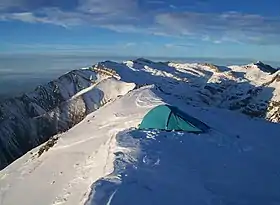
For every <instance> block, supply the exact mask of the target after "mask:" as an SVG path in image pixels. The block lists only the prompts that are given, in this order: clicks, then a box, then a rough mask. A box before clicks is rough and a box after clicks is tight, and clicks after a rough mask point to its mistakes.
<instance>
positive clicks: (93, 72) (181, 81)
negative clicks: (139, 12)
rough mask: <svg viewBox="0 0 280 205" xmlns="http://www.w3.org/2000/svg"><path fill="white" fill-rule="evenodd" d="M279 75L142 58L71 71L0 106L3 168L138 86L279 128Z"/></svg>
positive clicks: (267, 69) (261, 67) (255, 67)
mask: <svg viewBox="0 0 280 205" xmlns="http://www.w3.org/2000/svg"><path fill="white" fill-rule="evenodd" d="M279 72H280V71H278V70H277V69H274V68H272V67H271V66H269V65H265V64H264V63H262V62H257V63H255V64H249V65H244V66H228V67H226V66H217V65H213V64H209V63H203V64H202V63H192V64H190V63H175V62H153V61H150V60H147V59H143V58H140V59H136V60H130V61H125V62H123V63H116V62H112V61H105V62H100V63H97V64H96V65H94V66H93V67H92V68H90V69H79V70H73V71H71V72H69V73H67V74H65V75H63V76H61V77H60V78H59V79H57V80H54V81H52V82H50V83H48V84H46V85H44V86H39V87H37V88H36V90H35V91H34V92H32V93H27V94H25V95H23V96H21V97H17V98H13V99H10V100H6V101H4V102H2V103H1V104H0V148H1V150H2V153H3V154H1V156H0V167H3V166H5V165H7V164H8V163H10V162H11V161H13V160H14V159H16V158H18V157H19V156H21V155H22V154H24V153H25V152H26V151H28V150H30V149H31V148H33V147H35V146H37V145H39V144H41V143H42V142H44V141H46V140H48V139H49V137H51V136H53V135H55V134H57V133H59V132H63V131H66V130H68V129H69V128H71V127H73V126H74V125H75V124H77V123H78V122H80V121H81V120H82V119H84V118H85V116H86V115H87V114H89V113H91V112H92V111H94V110H96V109H98V108H99V107H100V106H102V105H104V104H106V103H107V102H109V101H111V100H113V99H115V98H116V97H117V96H118V95H124V94H126V93H127V92H128V91H129V90H131V89H133V88H134V83H135V84H136V86H137V88H139V87H141V86H144V85H150V84H154V85H156V87H157V89H159V90H161V92H162V93H164V94H167V95H172V96H174V97H176V98H178V99H183V100H184V101H185V102H186V103H187V104H190V105H192V106H197V107H200V106H214V107H221V108H226V109H231V110H237V111H240V112H242V113H244V114H247V115H249V116H253V117H262V118H266V119H268V120H270V121H273V122H278V121H279V120H280V116H279V109H280V103H279V88H280V86H279V83H280V81H279V79H280V78H279ZM131 83H132V84H131Z"/></svg>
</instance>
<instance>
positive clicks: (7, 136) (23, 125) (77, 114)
mask: <svg viewBox="0 0 280 205" xmlns="http://www.w3.org/2000/svg"><path fill="white" fill-rule="evenodd" d="M134 86H135V85H134V84H133V83H132V84H127V83H124V82H121V81H118V80H115V79H114V78H111V77H109V76H106V75H101V74H99V73H97V72H95V71H93V70H91V69H80V70H73V71H71V72H69V73H67V74H65V75H63V76H61V77H60V78H58V79H57V80H54V81H52V82H50V83H48V84H46V85H43V86H39V87H37V88H36V89H35V91H34V92H31V93H27V94H25V95H23V96H20V97H16V98H12V99H9V100H6V101H4V102H2V103H1V104H0V150H1V154H0V168H2V167H3V166H5V165H7V164H8V163H10V162H12V161H13V160H15V159H16V158H18V157H20V156H21V155H23V154H24V153H26V152H27V151H28V150H30V149H31V148H33V147H35V146H37V145H39V144H41V143H42V142H45V141H46V140H48V139H49V137H51V136H53V135H55V134H57V133H59V132H63V131H66V130H68V129H69V128H71V127H73V126H74V125H75V124H77V123H79V122H80V121H81V120H83V119H84V117H85V116H86V115H87V114H89V113H91V112H93V111H94V110H96V109H98V108H99V107H100V106H102V105H104V104H106V103H107V102H110V101H111V100H114V99H116V98H117V96H118V95H124V94H126V93H127V92H128V91H129V90H131V89H133V88H134Z"/></svg>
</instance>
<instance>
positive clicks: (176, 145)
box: [0, 59, 280, 205]
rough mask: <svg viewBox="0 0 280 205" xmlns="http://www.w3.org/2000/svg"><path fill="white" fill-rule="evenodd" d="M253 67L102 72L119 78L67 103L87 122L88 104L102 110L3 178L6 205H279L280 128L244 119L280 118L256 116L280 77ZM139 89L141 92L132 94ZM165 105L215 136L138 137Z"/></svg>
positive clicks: (137, 64) (167, 66)
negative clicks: (151, 112) (251, 112)
mask: <svg viewBox="0 0 280 205" xmlns="http://www.w3.org/2000/svg"><path fill="white" fill-rule="evenodd" d="M254 66H255V65H248V66H229V67H218V70H215V69H214V67H212V68H211V67H209V66H207V65H202V64H198V63H193V64H179V63H172V62H169V63H154V62H152V61H147V60H145V59H138V60H135V61H127V62H123V63H115V62H111V61H106V62H102V63H100V64H98V69H99V70H102V69H106V70H105V71H106V72H104V73H106V74H107V73H110V72H111V71H110V69H113V71H115V72H116V73H114V72H111V74H112V76H113V78H111V77H110V78H106V77H105V79H104V78H103V79H102V80H100V81H98V82H97V83H96V84H95V85H94V86H92V84H91V85H90V86H86V88H84V89H82V90H80V91H79V92H73V93H71V94H69V95H66V94H65V96H68V97H69V100H68V101H65V109H66V111H65V112H62V113H64V114H66V115H68V114H69V113H73V112H72V111H71V109H74V110H76V111H77V112H78V113H80V112H82V113H83V112H84V110H83V109H85V107H84V105H85V104H86V105H88V104H90V103H96V102H100V95H99V93H100V91H102V93H103V95H102V99H104V101H102V100H101V101H102V103H101V104H100V105H101V107H100V106H98V108H99V107H100V108H99V109H94V110H90V112H88V113H87V114H88V115H87V116H86V117H85V119H83V120H82V121H81V122H80V123H79V124H77V125H76V126H74V127H72V128H71V129H70V130H68V131H66V132H64V133H61V134H58V135H57V137H58V140H57V143H56V144H55V145H54V146H53V147H51V148H50V149H49V150H48V151H46V152H44V153H43V154H42V155H41V156H39V157H38V154H37V153H38V151H39V150H40V148H41V147H42V146H44V145H42V146H39V147H37V148H35V149H33V150H31V151H29V152H28V153H27V154H25V155H24V156H22V157H21V158H19V159H18V160H16V161H15V162H14V163H12V164H10V165H9V166H8V167H6V168H5V169H4V170H2V171H0V205H2V204H3V205H6V204H9V205H18V204H28V205H37V204H40V205H50V204H51V205H60V204H66V205H83V204H85V205H96V204H98V205H102V204H104V205H105V204H111V205H122V204H135V205H137V204H139V205H140V204H141V205H142V204H163V205H164V204H197V205H218V204H222V205H229V204H234V205H262V204H266V205H276V204H280V189H279V184H280V172H279V170H280V161H279V160H278V157H279V154H280V149H279V142H280V139H279V136H278V135H279V134H278V133H279V132H280V125H279V124H277V123H271V122H268V121H266V120H265V119H261V118H262V117H259V118H253V117H252V116H250V115H248V114H247V115H244V114H242V113H244V112H245V111H248V110H249V108H250V109H256V110H257V111H258V112H259V111H260V110H261V111H263V110H264V111H263V112H264V113H269V114H270V115H272V114H274V113H277V112H278V110H277V107H274V109H272V110H269V111H268V112H267V106H268V104H266V105H264V108H263V109H261V108H259V107H258V108H255V107H254V108H252V107H251V106H252V105H258V104H261V103H263V101H264V100H268V101H275V102H277V101H278V100H279V98H278V96H279V95H278V92H279V88H278V87H279V85H278V84H279V82H277V81H273V82H272V83H269V84H268V85H265V86H263V84H264V83H266V82H269V81H270V80H271V79H273V77H275V76H276V75H277V73H274V74H270V73H265V72H263V71H262V70H259V69H258V67H254ZM96 69H97V68H96ZM83 71H84V72H87V70H86V69H84V70H83ZM90 73H91V72H89V74H90ZM111 74H110V75H111ZM98 75H99V74H98ZM80 76H81V75H80ZM114 76H117V77H116V78H114ZM86 77H87V78H90V77H89V76H87V75H86ZM101 78H102V77H101V76H97V79H101ZM135 84H136V86H137V87H141V88H139V89H134V90H132V89H133V88H134V87H135ZM146 84H154V85H148V86H143V85H146ZM142 86H143V87H142ZM231 98H232V99H231ZM80 99H83V101H79V100H80ZM83 103H85V104H83ZM164 103H168V104H172V105H174V106H177V107H179V108H180V109H182V110H184V111H185V112H186V113H188V114H190V115H192V116H194V117H196V118H198V119H199V120H201V121H203V122H204V123H206V124H207V125H208V126H210V127H211V131H210V132H209V133H205V134H199V135H195V134H188V133H183V132H160V131H157V130H149V131H143V130H142V131H141V130H137V127H138V125H139V124H140V122H141V120H142V118H143V117H144V115H145V114H146V113H147V112H148V111H149V110H150V109H152V108H154V107H155V106H157V105H160V104H164ZM241 103H243V104H242V106H240V107H239V108H237V109H235V110H234V111H233V110H229V109H230V108H231V107H232V106H233V105H240V104H241ZM81 104H83V105H81ZM80 107H81V108H83V109H82V110H81V111H78V108H80ZM73 116H76V115H75V114H73Z"/></svg>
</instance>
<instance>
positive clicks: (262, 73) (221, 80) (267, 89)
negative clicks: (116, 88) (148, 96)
mask: <svg viewBox="0 0 280 205" xmlns="http://www.w3.org/2000/svg"><path fill="white" fill-rule="evenodd" d="M95 67H97V68H102V69H107V70H114V71H115V72H116V73H117V74H118V76H120V78H121V79H122V80H123V81H126V82H134V83H136V84H137V85H138V86H141V85H147V84H155V85H157V86H158V87H159V89H162V91H163V92H165V93H168V94H170V95H175V96H177V97H178V98H183V99H184V100H185V101H186V102H187V103H189V104H192V105H194V106H206V105H207V106H215V107H221V108H226V109H231V110H239V111H241V112H242V113H244V114H247V115H249V116H252V117H261V118H266V119H268V120H270V121H273V122H278V121H280V118H279V103H278V102H279V99H280V96H279V91H280V86H279V85H280V77H279V72H280V71H278V69H275V68H272V67H271V66H269V65H266V64H264V63H262V62H260V61H259V62H257V63H255V64H249V65H244V66H228V67H227V66H217V65H213V64H209V63H192V64H189V63H185V64H182V63H174V62H166V63H162V62H158V63H156V62H152V61H150V60H147V59H137V60H134V61H126V62H123V63H121V64H118V63H115V62H111V61H105V62H102V63H99V64H98V65H95ZM175 89H176V92H174V90H175Z"/></svg>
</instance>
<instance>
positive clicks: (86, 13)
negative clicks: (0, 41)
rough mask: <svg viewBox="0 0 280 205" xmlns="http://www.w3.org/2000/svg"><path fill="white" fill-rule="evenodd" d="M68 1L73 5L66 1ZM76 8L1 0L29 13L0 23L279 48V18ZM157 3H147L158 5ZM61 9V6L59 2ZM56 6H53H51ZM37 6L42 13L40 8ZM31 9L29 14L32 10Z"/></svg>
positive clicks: (45, 0) (102, 5)
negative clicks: (15, 21) (80, 26)
mask: <svg viewBox="0 0 280 205" xmlns="http://www.w3.org/2000/svg"><path fill="white" fill-rule="evenodd" d="M70 1H71V2H72V0H70ZM76 1H77V5H76V7H75V9H72V10H67V9H63V8H62V7H59V4H58V3H57V2H60V1H55V0H37V1H36V4H35V3H34V1H33V3H32V1H31V0H11V1H9V0H1V3H0V8H1V6H2V8H9V7H13V6H21V7H22V8H30V10H28V11H24V12H22V11H21V12H15V13H8V12H6V13H4V12H3V11H2V12H0V20H1V21H8V20H17V21H24V22H28V23H47V24H55V25H59V26H63V27H71V26H79V25H87V26H93V27H102V28H106V29H110V30H113V31H117V32H126V33H145V34H152V35H158V36H169V37H170V36H172V37H181V38H186V37H187V38H193V39H200V40H204V41H210V42H213V43H222V42H232V43H235V42H245V43H251V44H280V35H279V33H280V19H279V18H270V17H263V16H260V15H253V14H242V13H238V12H227V13H222V14H218V13H199V12H175V11H174V12H166V11H156V12H155V11H149V10H143V8H141V6H140V5H139V3H138V1H137V0H106V1H104V0H76ZM160 2H163V1H158V0H151V1H149V3H156V4H161V3H160ZM60 4H61V3H60ZM55 5H58V7H56V8H55V7H53V6H55ZM41 7H42V8H41ZM32 8H33V10H32Z"/></svg>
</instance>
